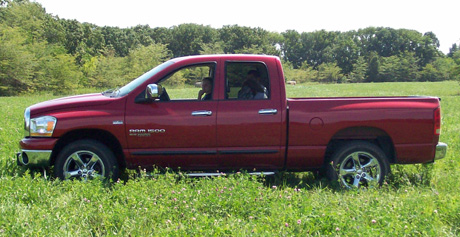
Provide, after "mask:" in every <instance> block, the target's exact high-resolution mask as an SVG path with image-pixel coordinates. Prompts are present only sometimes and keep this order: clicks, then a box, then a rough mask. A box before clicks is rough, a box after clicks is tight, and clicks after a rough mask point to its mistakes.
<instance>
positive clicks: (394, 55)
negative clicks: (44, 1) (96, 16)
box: [0, 0, 460, 96]
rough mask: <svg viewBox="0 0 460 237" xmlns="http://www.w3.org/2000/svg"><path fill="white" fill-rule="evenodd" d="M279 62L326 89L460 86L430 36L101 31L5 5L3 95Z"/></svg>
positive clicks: (0, 30) (25, 5)
mask: <svg viewBox="0 0 460 237" xmlns="http://www.w3.org/2000/svg"><path fill="white" fill-rule="evenodd" d="M216 53H221V54H235V53H252V54H267V55H276V56H279V57H280V58H281V59H282V60H283V63H284V71H285V75H286V80H295V81H297V82H298V83H302V82H309V81H313V82H320V83H346V82H351V83H357V82H392V81H442V80H454V79H459V74H460V69H459V67H460V66H459V65H460V50H459V48H458V45H456V44H453V45H452V47H451V49H450V52H449V53H448V54H447V55H444V54H443V53H442V52H441V51H439V40H438V39H437V37H436V35H435V34H434V33H432V32H426V33H424V34H422V33H420V32H417V31H415V30H408V29H392V28H385V27H368V28H365V29H359V30H357V31H348V32H338V31H325V30H320V31H315V32H302V33H300V32H297V31H295V30H287V31H285V32H282V33H276V32H270V31H267V30H264V29H262V28H251V27H244V26H238V25H227V26H223V27H222V28H219V29H215V28H212V27H210V26H204V25H198V24H181V25H178V26H173V27H170V28H165V27H155V28H151V27H149V26H148V25H138V26H135V27H131V28H119V27H108V26H104V27H100V26H97V25H94V24H91V23H80V22H78V21H76V20H68V19H60V18H59V17H57V16H53V15H51V14H48V13H46V10H45V8H44V7H43V6H42V5H40V4H39V3H35V2H30V1H29V0H0V80H1V84H0V96H2V95H16V94H20V93H22V92H37V91H52V92H54V93H66V92H68V91H71V90H73V89H77V88H82V87H94V88H112V87H116V86H120V85H123V84H125V83H127V82H129V81H131V80H132V79H134V78H136V77H137V76H139V75H141V74H142V73H143V72H145V71H148V70H149V69H150V68H152V67H154V66H156V65H157V64H159V63H161V62H163V61H165V60H167V59H169V58H173V57H179V56H186V55H198V54H216Z"/></svg>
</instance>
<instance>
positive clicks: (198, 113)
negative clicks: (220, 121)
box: [192, 110, 212, 116]
mask: <svg viewBox="0 0 460 237" xmlns="http://www.w3.org/2000/svg"><path fill="white" fill-rule="evenodd" d="M211 115H212V111H209V110H198V111H193V112H192V116H211Z"/></svg>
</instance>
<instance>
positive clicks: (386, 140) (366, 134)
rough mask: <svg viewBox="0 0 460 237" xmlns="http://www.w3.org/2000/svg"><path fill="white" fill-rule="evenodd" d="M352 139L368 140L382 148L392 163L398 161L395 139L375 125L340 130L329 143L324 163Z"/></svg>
mask: <svg viewBox="0 0 460 237" xmlns="http://www.w3.org/2000/svg"><path fill="white" fill-rule="evenodd" d="M351 141H367V142H370V143H372V144H374V145H376V146H378V147H380V149H382V151H383V152H384V153H385V155H386V157H387V159H388V162H389V163H390V164H392V163H395V162H396V153H395V148H394V144H393V140H392V139H391V137H390V135H388V133H386V132H385V131H384V130H382V129H380V128H375V127H348V128H345V129H342V130H340V131H338V132H337V133H335V134H334V136H332V138H331V139H330V141H329V143H328V144H327V148H326V153H325V158H324V165H326V164H327V163H329V162H330V159H331V156H332V154H333V153H334V151H336V150H337V149H339V148H340V147H341V146H344V145H345V144H346V143H348V142H351Z"/></svg>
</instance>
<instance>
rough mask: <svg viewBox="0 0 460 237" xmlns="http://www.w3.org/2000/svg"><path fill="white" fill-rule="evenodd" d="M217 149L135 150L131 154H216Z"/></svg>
mask: <svg viewBox="0 0 460 237" xmlns="http://www.w3.org/2000/svg"><path fill="white" fill-rule="evenodd" d="M215 154H217V152H216V151H135V152H132V153H131V155H135V156H155V155H167V156H172V155H215Z"/></svg>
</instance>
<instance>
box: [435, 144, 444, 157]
mask: <svg viewBox="0 0 460 237" xmlns="http://www.w3.org/2000/svg"><path fill="white" fill-rule="evenodd" d="M446 153H447V144H446V143H443V142H439V143H438V145H436V155H435V156H434V159H435V160H439V159H442V158H444V157H445V156H446Z"/></svg>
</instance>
